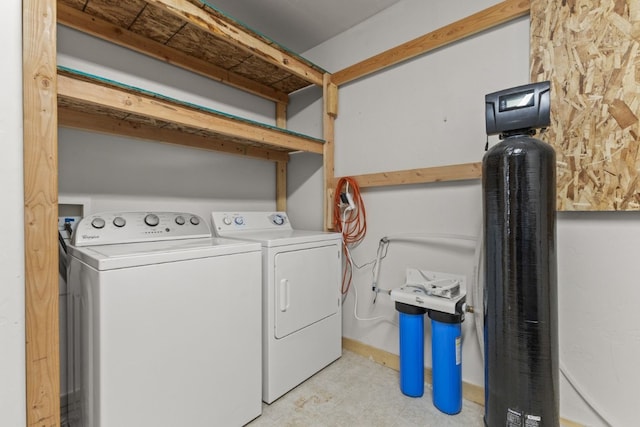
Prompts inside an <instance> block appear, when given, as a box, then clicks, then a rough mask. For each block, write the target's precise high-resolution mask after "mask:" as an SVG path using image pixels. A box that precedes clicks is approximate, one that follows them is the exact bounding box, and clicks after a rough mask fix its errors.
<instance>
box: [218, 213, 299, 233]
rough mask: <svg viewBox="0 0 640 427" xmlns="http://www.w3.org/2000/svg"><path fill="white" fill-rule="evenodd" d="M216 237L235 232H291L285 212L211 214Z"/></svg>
mask: <svg viewBox="0 0 640 427" xmlns="http://www.w3.org/2000/svg"><path fill="white" fill-rule="evenodd" d="M211 223H212V224H213V228H214V231H215V232H216V233H217V234H218V235H224V233H226V232H229V231H231V232H235V231H266V230H291V229H292V228H291V223H290V222H289V218H288V217H287V214H286V212H211Z"/></svg>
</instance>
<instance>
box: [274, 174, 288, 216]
mask: <svg viewBox="0 0 640 427" xmlns="http://www.w3.org/2000/svg"><path fill="white" fill-rule="evenodd" d="M276 210H277V211H282V212H286V210H287V162H276Z"/></svg>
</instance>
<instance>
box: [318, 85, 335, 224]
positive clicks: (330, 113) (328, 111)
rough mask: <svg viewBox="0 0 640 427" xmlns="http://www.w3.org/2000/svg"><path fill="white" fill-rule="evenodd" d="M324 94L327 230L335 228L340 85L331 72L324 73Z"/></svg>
mask: <svg viewBox="0 0 640 427" xmlns="http://www.w3.org/2000/svg"><path fill="white" fill-rule="evenodd" d="M322 87H323V96H322V101H323V102H322V132H323V138H324V140H325V143H324V147H323V148H324V151H323V156H322V164H323V174H324V183H323V192H322V194H323V195H324V201H323V212H324V228H325V230H333V229H334V228H335V225H334V223H333V195H334V192H335V187H336V184H335V179H334V174H335V153H334V150H335V120H336V117H337V112H338V93H337V92H338V87H337V86H336V85H335V83H334V82H333V80H332V76H331V74H329V73H327V74H325V75H324V83H323V85H322Z"/></svg>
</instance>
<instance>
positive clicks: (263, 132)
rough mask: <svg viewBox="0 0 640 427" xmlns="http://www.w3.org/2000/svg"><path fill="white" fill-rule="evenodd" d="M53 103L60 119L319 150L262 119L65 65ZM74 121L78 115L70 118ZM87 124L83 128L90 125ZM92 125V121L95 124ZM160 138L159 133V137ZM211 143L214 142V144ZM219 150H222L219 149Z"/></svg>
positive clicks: (318, 144) (233, 143)
mask: <svg viewBox="0 0 640 427" xmlns="http://www.w3.org/2000/svg"><path fill="white" fill-rule="evenodd" d="M58 105H59V107H60V108H61V109H62V108H64V109H65V117H66V118H65V120H67V123H68V122H69V120H70V119H69V116H71V115H72V114H74V113H73V112H77V113H76V114H79V113H88V114H91V115H94V116H96V117H104V116H107V117H110V118H111V119H112V120H120V121H125V122H129V123H131V125H130V126H121V128H127V127H129V128H131V127H133V128H135V126H139V125H141V124H144V125H145V129H149V128H150V127H155V128H157V129H164V128H166V129H173V130H176V131H178V130H179V131H181V132H184V133H185V134H194V135H201V136H203V137H207V138H210V140H211V141H216V144H221V143H224V144H227V147H234V150H236V149H237V148H238V147H239V146H240V145H243V146H247V147H259V148H261V149H269V150H271V151H282V152H285V153H287V152H290V151H308V152H312V153H322V150H323V144H324V141H322V140H320V139H316V138H311V137H308V136H305V135H302V134H298V133H295V132H291V131H288V130H286V129H279V128H276V127H273V126H269V125H266V124H262V123H258V122H253V121H250V120H245V119H241V118H238V117H235V116H231V115H228V114H224V113H221V112H218V111H215V110H211V109H208V108H205V107H201V106H197V105H193V104H187V103H184V102H180V101H177V100H174V99H171V98H167V97H163V96H161V95H159V94H155V93H152V92H147V91H144V90H142V89H139V88H134V87H131V86H126V85H123V84H120V83H116V82H113V81H110V80H106V79H101V78H99V77H96V76H91V75H87V74H83V73H79V72H76V71H74V70H69V69H65V68H61V67H60V68H59V69H58ZM75 123H80V120H75ZM90 126H91V123H88V124H87V125H86V127H85V128H90ZM96 126H97V125H96ZM159 139H160V140H163V138H159ZM214 145H215V144H214ZM222 151H225V150H222Z"/></svg>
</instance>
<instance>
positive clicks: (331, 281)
mask: <svg viewBox="0 0 640 427" xmlns="http://www.w3.org/2000/svg"><path fill="white" fill-rule="evenodd" d="M211 217H212V223H213V228H214V232H215V233H216V234H217V235H218V236H221V237H228V238H233V239H242V240H245V241H249V242H259V243H260V244H261V245H262V274H263V277H262V283H263V290H262V297H263V308H262V310H263V311H262V316H263V321H262V327H263V335H262V351H263V359H262V400H264V401H265V402H266V403H271V402H273V401H274V400H276V399H277V398H279V397H280V396H282V395H283V394H285V393H286V392H288V391H289V390H291V389H292V388H294V387H295V386H297V385H298V384H300V383H301V382H303V381H304V380H306V379H307V378H309V377H310V376H312V375H313V374H315V373H316V372H318V371H319V370H320V369H322V368H324V367H325V366H327V365H328V364H330V363H331V362H333V361H334V360H336V359H338V358H339V357H340V355H341V352H342V309H341V298H340V280H341V269H342V239H341V235H340V234H339V233H326V232H320V231H304V230H294V229H293V228H292V226H291V223H290V222H289V219H288V217H287V215H286V213H284V212H235V213H229V212H212V214H211Z"/></svg>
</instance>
